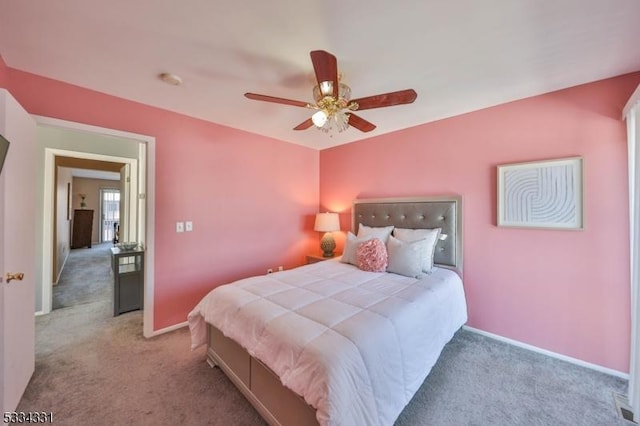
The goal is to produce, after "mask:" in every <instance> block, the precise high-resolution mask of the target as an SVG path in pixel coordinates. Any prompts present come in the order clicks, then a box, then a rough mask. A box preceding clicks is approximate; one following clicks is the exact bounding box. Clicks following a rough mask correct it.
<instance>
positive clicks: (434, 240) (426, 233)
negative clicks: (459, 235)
mask: <svg viewBox="0 0 640 426" xmlns="http://www.w3.org/2000/svg"><path fill="white" fill-rule="evenodd" d="M440 232H442V228H434V229H406V228H396V229H394V230H393V236H394V237H396V238H397V239H399V240H401V241H404V242H407V243H410V242H412V241H417V240H427V242H428V244H427V246H426V248H425V249H424V254H423V258H422V271H423V272H426V273H430V272H431V269H432V268H433V257H434V255H435V253H436V244H438V238H439V237H440Z"/></svg>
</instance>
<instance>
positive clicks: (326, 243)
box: [320, 232, 336, 257]
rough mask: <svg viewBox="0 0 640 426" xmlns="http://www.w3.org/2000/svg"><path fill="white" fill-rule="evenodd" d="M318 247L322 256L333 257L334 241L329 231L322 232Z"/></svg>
mask: <svg viewBox="0 0 640 426" xmlns="http://www.w3.org/2000/svg"><path fill="white" fill-rule="evenodd" d="M320 248H321V249H322V257H333V256H334V255H335V253H334V252H333V251H334V250H335V249H336V241H335V240H334V239H333V236H332V235H331V233H330V232H327V233H326V234H324V236H323V237H322V240H320Z"/></svg>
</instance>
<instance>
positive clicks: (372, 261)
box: [356, 238, 389, 272]
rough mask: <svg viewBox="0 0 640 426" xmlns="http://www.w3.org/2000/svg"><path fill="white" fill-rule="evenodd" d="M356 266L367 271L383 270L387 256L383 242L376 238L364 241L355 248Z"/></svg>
mask: <svg viewBox="0 0 640 426" xmlns="http://www.w3.org/2000/svg"><path fill="white" fill-rule="evenodd" d="M356 261H357V264H358V268H360V269H362V270H363V271H369V272H385V271H386V270H387V264H388V263H389V257H388V255H387V248H386V247H385V245H384V243H383V242H382V241H380V240H379V239H377V238H374V239H372V240H369V241H365V242H364V243H361V244H360V245H358V248H357V249H356Z"/></svg>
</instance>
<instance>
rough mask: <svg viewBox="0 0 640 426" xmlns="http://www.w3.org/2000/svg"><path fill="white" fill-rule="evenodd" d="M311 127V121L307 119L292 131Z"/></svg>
mask: <svg viewBox="0 0 640 426" xmlns="http://www.w3.org/2000/svg"><path fill="white" fill-rule="evenodd" d="M311 126H313V121H312V120H311V119H310V118H308V119H306V120H305V121H303V122H302V123H300V124H298V125H297V126H296V127H294V128H293V130H306V129H308V128H309V127H311Z"/></svg>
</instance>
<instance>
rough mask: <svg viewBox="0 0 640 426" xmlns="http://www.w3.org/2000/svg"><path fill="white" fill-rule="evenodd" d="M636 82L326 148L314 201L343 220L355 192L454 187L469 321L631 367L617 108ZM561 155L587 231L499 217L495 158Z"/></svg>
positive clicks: (616, 82) (613, 82) (623, 159)
mask: <svg viewBox="0 0 640 426" xmlns="http://www.w3.org/2000/svg"><path fill="white" fill-rule="evenodd" d="M638 83H640V73H635V74H628V75H624V76H621V77H617V78H613V79H608V80H603V81H600V82H596V83H592V84H587V85H582V86H578V87H574V88H570V89H566V90H562V91H558V92H554V93H549V94H546V95H542V96H537V97H533V98H529V99H525V100H521V101H517V102H512V103H508V104H504V105H501V106H497V107H493V108H488V109H484V110H481V111H477V112H473V113H469V114H465V115H462V116H458V117H454V118H450V119H446V120H441V121H438V122H434V123H430V124H425V125H421V126H417V127H414V128H411V129H407V130H403V131H398V132H394V133H391V134H387V135H382V136H379V137H375V138H371V139H368V140H364V141H360V142H356V143H352V144H348V145H343V146H339V147H335V148H331V149H327V150H324V151H322V152H321V154H320V182H321V184H320V204H321V206H322V208H323V209H328V210H333V211H340V212H343V214H342V215H341V222H342V229H349V228H350V205H351V202H352V200H353V199H354V198H370V197H390V196H394V197H398V196H417V195H435V194H461V195H462V196H463V205H464V283H465V289H466V295H467V301H468V307H469V322H468V325H470V326H472V327H475V328H478V329H481V330H485V331H488V332H490V333H494V334H497V335H500V336H504V337H508V338H510V339H514V340H518V341H521V342H524V343H528V344H531V345H534V346H537V347H540V348H544V349H547V350H550V351H553V352H557V353H560V354H564V355H567V356H570V357H574V358H578V359H581V360H584V361H587V362H590V363H594V364H598V365H601V366H604V367H608V368H612V369H615V370H618V371H623V372H627V371H628V367H629V335H630V334H629V333H630V319H629V318H630V298H629V249H628V244H629V242H628V234H629V223H628V222H629V220H628V199H627V197H628V185H627V151H626V150H627V147H626V127H625V123H624V122H623V121H622V120H621V111H622V108H623V106H624V105H625V102H626V101H627V100H628V98H629V96H630V95H631V93H632V92H633V90H634V89H635V88H636V86H637V85H638ZM398 108H411V107H410V106H407V107H398ZM569 156H582V157H583V158H584V164H585V170H584V173H585V182H584V189H585V200H586V211H585V220H586V230H584V231H555V230H531V229H508V228H498V227H497V226H496V166H497V165H499V164H504V163H512V162H521V161H531V160H542V159H550V158H560V157H569ZM343 240H344V236H343V238H342V241H343ZM342 241H340V243H342Z"/></svg>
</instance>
